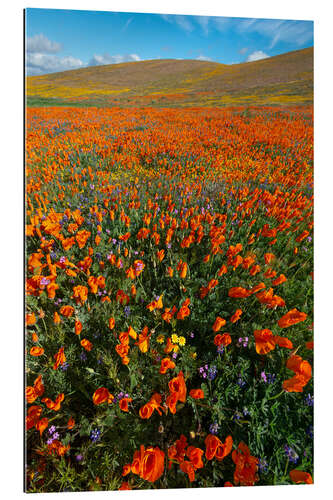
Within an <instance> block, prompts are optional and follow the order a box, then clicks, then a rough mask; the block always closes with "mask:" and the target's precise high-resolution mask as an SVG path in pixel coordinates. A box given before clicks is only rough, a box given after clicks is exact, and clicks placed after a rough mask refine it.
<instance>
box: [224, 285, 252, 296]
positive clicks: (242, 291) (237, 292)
mask: <svg viewBox="0 0 333 500" xmlns="http://www.w3.org/2000/svg"><path fill="white" fill-rule="evenodd" d="M250 293H251V292H250V291H249V290H246V288H243V287H241V286H236V287H232V288H230V290H229V291H228V295H229V297H232V298H237V299H244V298H246V297H248V296H249V295H250Z"/></svg>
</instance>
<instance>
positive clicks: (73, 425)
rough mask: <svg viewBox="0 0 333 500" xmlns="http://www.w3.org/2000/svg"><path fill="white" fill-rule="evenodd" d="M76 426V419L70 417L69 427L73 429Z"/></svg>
mask: <svg viewBox="0 0 333 500" xmlns="http://www.w3.org/2000/svg"><path fill="white" fill-rule="evenodd" d="M74 427H75V420H74V418H73V417H70V418H69V420H68V422H67V429H69V430H71V429H73V428H74Z"/></svg>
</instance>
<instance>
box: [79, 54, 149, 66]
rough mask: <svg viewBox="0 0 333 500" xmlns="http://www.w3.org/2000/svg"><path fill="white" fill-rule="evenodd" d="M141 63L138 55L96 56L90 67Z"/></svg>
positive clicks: (90, 62)
mask: <svg viewBox="0 0 333 500" xmlns="http://www.w3.org/2000/svg"><path fill="white" fill-rule="evenodd" d="M131 61H141V58H140V57H139V56H138V55H137V54H125V55H115V56H111V55H110V54H104V55H103V56H101V55H98V54H94V56H93V57H92V58H91V59H90V61H89V63H88V66H102V65H104V64H119V63H123V62H131Z"/></svg>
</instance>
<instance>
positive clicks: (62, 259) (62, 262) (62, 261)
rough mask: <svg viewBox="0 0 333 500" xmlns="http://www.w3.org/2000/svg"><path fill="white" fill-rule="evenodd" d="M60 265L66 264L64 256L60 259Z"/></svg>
mask: <svg viewBox="0 0 333 500" xmlns="http://www.w3.org/2000/svg"><path fill="white" fill-rule="evenodd" d="M59 262H60V264H64V263H65V262H66V257H64V256H62V257H60V259H59Z"/></svg>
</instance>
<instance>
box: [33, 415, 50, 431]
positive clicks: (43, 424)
mask: <svg viewBox="0 0 333 500" xmlns="http://www.w3.org/2000/svg"><path fill="white" fill-rule="evenodd" d="M48 425H49V420H48V419H47V418H46V417H44V418H41V419H40V420H38V421H37V422H36V424H35V427H36V429H37V431H39V434H40V435H42V434H43V432H44V431H45V429H46V428H47V426H48Z"/></svg>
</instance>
